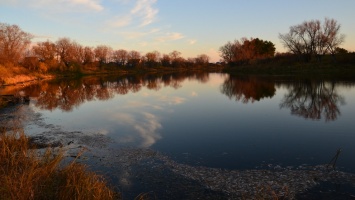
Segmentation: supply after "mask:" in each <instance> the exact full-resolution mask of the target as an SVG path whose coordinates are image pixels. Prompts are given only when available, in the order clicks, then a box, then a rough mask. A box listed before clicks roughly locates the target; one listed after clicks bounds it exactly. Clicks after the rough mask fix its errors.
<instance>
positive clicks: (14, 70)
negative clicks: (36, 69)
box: [0, 64, 37, 85]
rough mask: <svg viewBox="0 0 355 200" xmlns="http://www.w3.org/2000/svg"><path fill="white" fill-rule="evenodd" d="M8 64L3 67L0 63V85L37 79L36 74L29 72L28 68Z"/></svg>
mask: <svg viewBox="0 0 355 200" xmlns="http://www.w3.org/2000/svg"><path fill="white" fill-rule="evenodd" d="M9 65H10V64H8V65H6V67H5V66H3V65H1V64H0V85H3V84H6V85H11V84H16V83H23V82H28V81H32V80H36V79H37V77H36V75H35V74H34V73H31V72H30V71H29V70H28V69H26V68H23V67H20V66H13V65H10V66H9Z"/></svg>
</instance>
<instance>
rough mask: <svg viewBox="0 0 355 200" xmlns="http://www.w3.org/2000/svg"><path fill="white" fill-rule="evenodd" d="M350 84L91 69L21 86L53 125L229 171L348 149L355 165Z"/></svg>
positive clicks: (312, 159)
mask: <svg viewBox="0 0 355 200" xmlns="http://www.w3.org/2000/svg"><path fill="white" fill-rule="evenodd" d="M354 86H355V82H353V81H352V80H346V79H339V80H338V79H321V78H319V79H316V80H312V79H306V78H295V77H282V76H279V77H271V76H269V77H262V76H235V75H229V74H213V73H212V74H208V73H194V74H169V75H145V76H126V77H86V78H83V79H80V80H61V81H50V82H44V83H42V84H39V85H33V86H30V87H28V88H24V89H23V90H24V91H25V93H26V94H29V95H30V96H31V97H32V100H31V103H30V107H32V108H33V109H34V111H35V112H38V113H41V114H42V116H43V118H44V121H45V122H46V123H47V124H53V125H55V126H60V127H61V128H62V129H64V130H68V131H82V132H91V133H101V134H104V135H106V136H107V137H110V138H112V139H113V140H114V141H115V143H112V144H111V145H112V147H113V148H116V147H117V148H120V147H126V146H129V147H138V148H151V149H154V150H157V151H160V152H162V153H164V154H166V155H169V156H170V157H171V158H172V159H174V160H176V161H178V162H181V163H186V164H190V165H202V166H208V167H216V168H226V169H250V168H259V167H265V166H267V165H269V164H273V165H280V166H282V167H286V166H299V165H302V164H307V165H317V164H325V163H328V162H329V161H330V160H331V158H332V157H333V156H334V154H335V152H336V151H337V150H338V149H339V148H342V153H341V155H340V158H339V160H338V163H337V166H339V167H340V168H341V169H342V170H344V171H350V172H355V159H354V158H355V145H354V144H355V126H354V123H355V120H354V119H355V87H354ZM29 131H30V132H33V133H34V132H36V131H37V132H38V131H41V130H37V129H35V128H31V129H29Z"/></svg>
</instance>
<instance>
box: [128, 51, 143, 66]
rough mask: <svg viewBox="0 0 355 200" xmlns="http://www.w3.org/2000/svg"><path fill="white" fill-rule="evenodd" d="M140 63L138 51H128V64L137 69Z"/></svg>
mask: <svg viewBox="0 0 355 200" xmlns="http://www.w3.org/2000/svg"><path fill="white" fill-rule="evenodd" d="M140 62H141V54H140V53H139V52H138V51H134V50H132V51H130V52H128V64H129V65H130V66H131V67H138V65H139V63H140Z"/></svg>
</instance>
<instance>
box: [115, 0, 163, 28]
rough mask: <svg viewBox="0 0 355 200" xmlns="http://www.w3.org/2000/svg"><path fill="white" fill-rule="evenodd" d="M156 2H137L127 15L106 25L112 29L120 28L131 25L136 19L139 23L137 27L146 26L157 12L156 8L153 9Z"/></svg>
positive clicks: (150, 0)
mask: <svg viewBox="0 0 355 200" xmlns="http://www.w3.org/2000/svg"><path fill="white" fill-rule="evenodd" d="M156 2H157V0H137V1H136V4H135V5H134V7H133V8H132V9H131V10H130V12H129V13H127V14H125V15H124V16H121V17H116V19H115V20H113V21H110V22H108V24H109V25H111V26H113V27H122V26H127V25H129V24H131V23H132V22H133V21H134V20H135V19H137V18H138V20H139V21H140V24H139V26H147V25H149V24H151V23H153V22H154V20H155V18H156V15H157V14H158V12H159V10H158V9H157V8H154V7H153V5H154V4H155V3H156Z"/></svg>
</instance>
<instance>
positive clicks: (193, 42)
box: [188, 40, 197, 45]
mask: <svg viewBox="0 0 355 200" xmlns="http://www.w3.org/2000/svg"><path fill="white" fill-rule="evenodd" d="M188 42H189V44H190V45H193V44H195V43H196V42H197V40H188Z"/></svg>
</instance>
